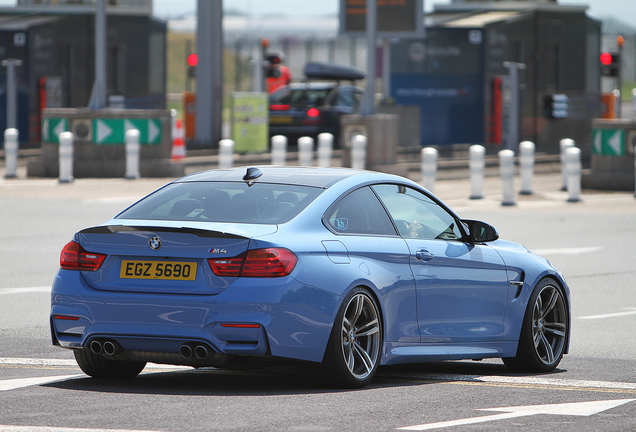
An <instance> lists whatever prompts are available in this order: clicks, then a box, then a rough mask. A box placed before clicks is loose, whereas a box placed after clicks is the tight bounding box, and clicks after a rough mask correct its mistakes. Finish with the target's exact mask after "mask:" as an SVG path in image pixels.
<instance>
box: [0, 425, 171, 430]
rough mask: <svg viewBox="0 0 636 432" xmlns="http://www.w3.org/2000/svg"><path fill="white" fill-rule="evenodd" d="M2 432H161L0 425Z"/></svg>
mask: <svg viewBox="0 0 636 432" xmlns="http://www.w3.org/2000/svg"><path fill="white" fill-rule="evenodd" d="M0 431H2V432H159V431H151V430H137V429H89V428H68V427H49V426H9V425H0Z"/></svg>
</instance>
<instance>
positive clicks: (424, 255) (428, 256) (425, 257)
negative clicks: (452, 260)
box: [415, 249, 435, 261]
mask: <svg viewBox="0 0 636 432" xmlns="http://www.w3.org/2000/svg"><path fill="white" fill-rule="evenodd" d="M415 258H417V259H419V260H422V261H430V260H432V259H433V258H435V255H433V254H432V253H430V252H429V251H427V250H426V249H420V250H418V251H417V252H415Z"/></svg>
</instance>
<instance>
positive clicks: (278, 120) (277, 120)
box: [269, 116, 293, 124]
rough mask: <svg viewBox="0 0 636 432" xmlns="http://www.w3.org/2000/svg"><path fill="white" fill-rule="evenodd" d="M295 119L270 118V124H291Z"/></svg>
mask: <svg viewBox="0 0 636 432" xmlns="http://www.w3.org/2000/svg"><path fill="white" fill-rule="evenodd" d="M292 120H293V118H292V117H291V116H286V117H283V116H269V122H270V123H271V124H290V123H291V122H292Z"/></svg>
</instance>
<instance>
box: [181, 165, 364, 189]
mask: <svg viewBox="0 0 636 432" xmlns="http://www.w3.org/2000/svg"><path fill="white" fill-rule="evenodd" d="M250 168H258V169H259V170H260V171H261V172H262V173H263V175H262V176H260V177H259V178H258V179H257V180H255V182H256V183H259V182H260V183H278V184H294V185H299V186H310V187H319V188H325V189H326V188H328V187H330V186H331V185H333V184H335V183H337V182H339V181H341V180H344V179H346V178H349V177H352V176H355V175H360V174H365V173H366V174H368V171H360V170H354V169H349V168H318V167H282V166H271V165H264V166H257V167H250ZM247 170H248V167H240V168H232V169H217V170H210V171H203V172H200V173H196V174H192V175H189V176H186V177H183V178H181V179H178V180H176V181H175V183H183V182H203V181H230V182H239V181H245V180H243V176H245V175H246V174H247Z"/></svg>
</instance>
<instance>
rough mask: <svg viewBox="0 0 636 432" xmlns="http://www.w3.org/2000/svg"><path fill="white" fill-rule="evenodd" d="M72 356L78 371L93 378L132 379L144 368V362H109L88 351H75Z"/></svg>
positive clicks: (99, 355) (101, 356)
mask: <svg viewBox="0 0 636 432" xmlns="http://www.w3.org/2000/svg"><path fill="white" fill-rule="evenodd" d="M73 354H74V355H75V361H76V362H77V365H78V366H79V367H80V369H82V371H83V372H84V373H85V374H86V375H89V376H92V377H93V378H119V379H126V378H134V377H136V376H137V375H139V373H140V372H141V371H142V370H143V369H144V367H146V362H136V361H121V360H114V359H113V360H110V359H107V358H106V357H104V356H103V355H101V354H95V353H93V352H91V351H90V350H75V351H73Z"/></svg>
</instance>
